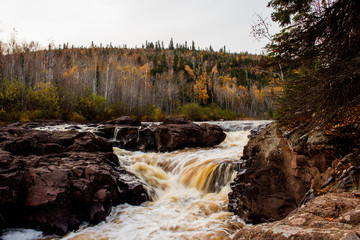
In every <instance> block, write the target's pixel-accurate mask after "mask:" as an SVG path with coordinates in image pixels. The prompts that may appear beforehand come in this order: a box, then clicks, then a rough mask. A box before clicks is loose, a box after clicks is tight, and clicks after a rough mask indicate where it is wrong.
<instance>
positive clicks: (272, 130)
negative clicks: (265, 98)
mask: <svg viewBox="0 0 360 240" xmlns="http://www.w3.org/2000/svg"><path fill="white" fill-rule="evenodd" d="M356 141H357V140H356ZM356 141H352V140H350V139H342V138H341V137H339V136H334V135H326V134H324V133H323V132H320V131H314V132H311V133H310V134H309V135H303V136H300V135H298V134H296V133H285V134H284V133H282V132H280V131H279V129H277V128H276V126H275V125H271V126H269V127H267V128H265V129H263V130H262V131H261V132H260V133H259V134H257V135H253V136H252V137H251V138H250V140H249V142H248V144H247V145H246V146H245V148H244V156H243V158H244V160H245V164H244V166H243V170H241V171H239V172H238V174H237V177H236V178H235V180H234V182H233V183H232V184H231V189H232V192H230V193H229V210H230V211H232V212H234V213H235V214H237V215H238V216H240V217H241V218H242V219H244V220H245V221H246V222H248V223H253V224H258V225H255V226H250V227H245V228H244V229H242V230H241V231H239V233H238V234H237V235H236V237H235V238H234V239H254V238H256V239H358V237H359V236H358V235H357V234H358V232H359V223H360V220H358V212H359V209H358V208H359V207H358V206H359V203H360V194H359V192H357V191H356V189H359V186H360V177H359V176H360V151H359V149H358V144H357V142H356ZM344 143H346V144H344ZM350 192H352V193H350ZM359 219H360V218H359ZM264 222H271V223H264ZM260 223H261V224H260Z"/></svg>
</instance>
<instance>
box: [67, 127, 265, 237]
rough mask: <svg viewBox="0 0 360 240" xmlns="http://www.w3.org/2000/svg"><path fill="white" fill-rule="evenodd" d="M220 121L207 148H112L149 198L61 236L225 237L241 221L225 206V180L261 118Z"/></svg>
mask: <svg viewBox="0 0 360 240" xmlns="http://www.w3.org/2000/svg"><path fill="white" fill-rule="evenodd" d="M220 123H221V124H222V125H223V128H224V129H226V128H228V129H227V130H228V132H226V134H227V137H226V139H225V141H224V142H223V143H221V144H220V145H219V146H216V147H213V148H188V149H183V150H178V151H174V152H169V153H143V152H130V151H126V150H123V149H119V148H114V153H115V154H116V155H117V156H118V158H119V161H120V162H121V163H122V165H124V166H126V168H127V170H129V171H131V172H133V173H134V174H136V175H137V176H138V177H139V178H141V179H142V181H143V182H144V183H145V184H146V185H147V186H148V188H149V190H150V191H152V192H153V193H154V195H153V197H152V201H149V202H146V203H144V204H142V205H141V206H130V205H127V204H125V205H120V206H117V207H115V208H114V210H113V212H112V213H111V214H110V216H108V218H107V219H106V221H105V222H102V223H100V224H98V225H96V226H93V227H86V226H84V227H83V228H82V229H81V230H79V231H77V232H75V233H70V234H68V235H67V236H65V237H64V238H63V239H69V240H70V239H71V240H79V239H231V238H232V237H233V236H234V234H235V233H236V231H237V230H238V229H239V228H241V227H242V226H243V221H242V220H241V219H239V218H238V217H237V216H235V215H233V213H230V212H228V211H227V203H228V198H227V194H228V193H229V191H230V186H229V185H230V182H231V181H232V179H233V178H234V177H235V175H236V170H238V169H239V168H240V166H241V163H242V161H241V160H240V159H241V156H242V151H243V147H244V146H245V144H246V143H247V141H248V138H247V136H248V135H249V134H250V130H252V129H255V130H258V129H259V127H260V126H261V125H263V124H265V123H267V122H259V121H247V122H236V123H235V122H228V124H226V123H227V122H220ZM221 124H220V125H221ZM229 130H232V131H229Z"/></svg>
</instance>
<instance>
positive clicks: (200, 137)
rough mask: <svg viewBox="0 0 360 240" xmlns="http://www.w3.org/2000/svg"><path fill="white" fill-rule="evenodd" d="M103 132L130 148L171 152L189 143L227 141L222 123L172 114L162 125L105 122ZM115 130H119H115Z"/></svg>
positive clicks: (211, 144)
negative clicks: (197, 120)
mask: <svg viewBox="0 0 360 240" xmlns="http://www.w3.org/2000/svg"><path fill="white" fill-rule="evenodd" d="M98 131H99V132H101V133H100V135H101V136H106V137H107V138H115V139H114V140H115V141H114V144H115V145H116V146H117V147H120V148H123V149H127V150H133V151H134V150H140V151H155V152H167V151H174V150H177V149H183V148H186V147H212V146H214V145H217V144H220V143H221V142H222V141H224V139H225V137H226V135H225V133H224V132H223V130H222V129H221V127H219V126H216V125H212V124H201V125H198V124H195V123H192V122H190V121H188V120H186V119H184V118H174V117H169V118H166V119H165V120H164V122H163V123H162V124H160V125H152V126H144V125H143V126H140V127H138V126H132V125H122V126H114V125H109V124H106V125H103V126H101V127H99V129H98ZM114 133H115V134H114Z"/></svg>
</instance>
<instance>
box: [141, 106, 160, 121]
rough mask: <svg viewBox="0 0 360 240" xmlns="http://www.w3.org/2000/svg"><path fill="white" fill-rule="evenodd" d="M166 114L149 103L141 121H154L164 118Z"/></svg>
mask: <svg viewBox="0 0 360 240" xmlns="http://www.w3.org/2000/svg"><path fill="white" fill-rule="evenodd" d="M165 116H166V114H165V113H164V112H163V111H162V110H161V109H160V108H159V107H155V105H151V106H150V107H148V109H147V110H146V114H145V116H143V118H142V119H143V121H148V122H156V121H162V120H164V118H165Z"/></svg>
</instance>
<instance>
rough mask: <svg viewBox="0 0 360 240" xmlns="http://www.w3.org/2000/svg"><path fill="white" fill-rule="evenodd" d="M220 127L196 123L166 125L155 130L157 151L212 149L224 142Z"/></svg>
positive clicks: (161, 125) (223, 134) (224, 135)
mask: <svg viewBox="0 0 360 240" xmlns="http://www.w3.org/2000/svg"><path fill="white" fill-rule="evenodd" d="M225 137H226V134H225V133H224V132H223V131H222V129H221V128H220V127H219V126H216V125H211V124H201V125H197V124H195V123H190V122H189V123H180V124H177V123H169V122H168V123H164V124H160V125H159V126H158V127H157V128H156V129H155V143H156V150H157V151H159V152H166V151H174V150H177V149H182V148H186V147H212V146H214V145H217V144H220V143H221V142H222V141H224V139H225Z"/></svg>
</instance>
